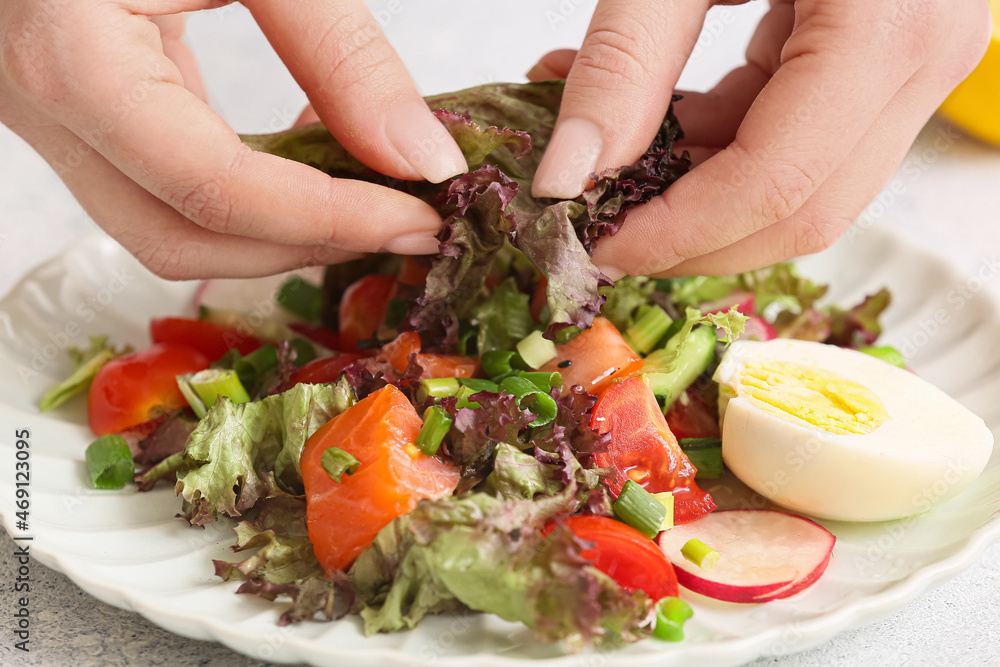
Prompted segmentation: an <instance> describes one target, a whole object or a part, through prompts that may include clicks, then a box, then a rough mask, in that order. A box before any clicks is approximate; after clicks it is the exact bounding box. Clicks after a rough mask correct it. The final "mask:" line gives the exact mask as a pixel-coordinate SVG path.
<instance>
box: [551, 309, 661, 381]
mask: <svg viewBox="0 0 1000 667" xmlns="http://www.w3.org/2000/svg"><path fill="white" fill-rule="evenodd" d="M556 355H557V356H556V358H555V359H553V360H552V361H550V362H549V363H547V364H545V365H544V366H542V368H541V370H543V371H545V372H547V373H551V372H555V371H558V372H560V373H562V378H563V393H569V390H570V388H571V387H572V386H573V385H576V384H578V385H581V386H582V387H583V388H584V389H586V390H587V391H588V392H590V393H591V394H594V395H598V394H600V393H601V392H602V391H604V389H605V388H606V387H607V386H608V385H610V384H611V383H612V382H614V381H615V380H616V379H618V378H622V377H626V376H628V375H631V374H632V373H636V372H638V371H639V370H640V369H641V368H642V359H641V358H640V357H639V356H638V355H636V353H635V352H633V351H632V348H630V347H629V346H628V343H626V342H625V339H624V338H622V335H621V334H620V333H618V329H616V328H615V325H614V324H612V323H611V322H610V321H609V320H608V319H606V318H604V317H595V318H594V326H592V327H591V328H589V329H587V330H585V331H584V332H583V333H581V334H580V335H579V336H577V337H576V338H574V339H573V340H571V341H570V342H568V343H566V344H565V345H556ZM567 361H568V362H570V363H569V365H568V366H565V362H567ZM560 364H563V365H560ZM564 366H565V367H564Z"/></svg>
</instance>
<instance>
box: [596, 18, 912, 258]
mask: <svg viewBox="0 0 1000 667" xmlns="http://www.w3.org/2000/svg"><path fill="white" fill-rule="evenodd" d="M873 6H874V5H873ZM878 7H879V8H883V5H882V4H879V5H878ZM811 18H813V17H809V16H806V17H800V22H799V28H798V29H797V31H796V33H795V34H793V36H792V38H791V39H790V40H789V41H788V42H787V43H786V45H785V47H784V54H785V55H784V57H785V61H784V64H782V65H781V67H780V68H779V69H778V71H777V72H776V73H775V75H774V77H773V78H772V79H771V81H770V82H769V83H768V84H767V86H765V88H764V90H763V91H762V92H761V94H760V95H759V96H758V97H757V99H756V101H755V102H754V103H753V105H752V106H751V108H750V110H749V112H748V113H747V115H746V118H745V119H744V121H743V123H742V125H741V126H740V128H739V130H738V132H737V135H736V138H735V140H734V141H733V143H731V144H730V145H729V146H728V147H727V148H726V149H725V150H723V151H721V152H720V153H718V154H717V155H715V156H714V157H712V158H711V159H709V160H708V161H706V162H705V163H704V164H703V165H701V166H700V167H698V168H697V169H694V170H692V171H691V172H690V173H689V174H687V175H686V176H684V177H683V178H681V179H680V180H679V181H678V182H677V183H675V184H674V185H673V186H671V188H670V189H669V190H667V191H666V193H664V195H663V196H661V197H658V198H657V199H654V200H653V201H651V202H650V203H649V204H647V205H645V206H643V207H642V208H641V209H639V210H637V211H635V212H633V214H632V215H631V216H630V217H629V221H628V224H626V225H624V226H623V228H622V230H621V232H619V234H618V235H617V236H616V237H614V238H612V239H608V240H607V241H605V242H603V243H601V244H599V245H598V247H597V250H596V251H595V255H594V259H595V262H596V263H598V265H603V266H606V267H608V268H609V270H613V269H617V270H618V271H622V270H627V271H629V272H632V273H636V274H652V273H658V272H660V271H664V270H666V269H668V268H670V267H671V266H674V265H676V264H678V263H679V262H680V261H682V260H683V259H684V258H685V255H682V254H679V252H678V249H679V248H685V249H686V252H694V253H695V254H697V255H701V254H706V253H708V252H711V251H713V250H717V249H719V248H722V247H725V246H727V245H730V244H732V243H735V242H736V241H738V240H739V239H741V238H743V237H746V236H749V235H750V234H752V233H754V232H756V231H759V230H761V229H764V228H765V227H768V226H770V225H772V224H774V223H776V222H778V221H780V220H784V219H786V218H789V217H791V216H792V215H794V214H795V213H796V212H797V211H798V210H799V209H800V208H801V207H802V205H803V204H804V203H805V202H806V201H807V200H808V199H809V197H810V196H812V194H813V193H815V192H816V190H817V189H818V188H819V187H820V186H821V185H822V184H823V182H824V181H825V180H826V179H827V178H828V177H829V176H830V174H832V173H833V172H834V171H835V170H836V169H837V168H838V167H839V166H840V165H841V164H842V163H843V162H844V160H845V159H846V157H847V155H848V154H850V152H851V151H852V150H853V149H854V147H855V146H856V145H857V144H858V142H859V141H860V140H861V137H862V136H863V135H864V134H865V132H866V131H867V129H868V128H869V127H870V126H871V124H872V122H873V121H874V119H875V117H877V115H878V114H879V113H880V112H881V110H882V109H884V108H885V106H886V105H887V104H888V102H889V100H890V99H891V98H892V96H893V95H894V94H895V93H896V92H898V91H899V90H900V88H901V87H902V86H903V84H905V83H906V81H907V80H908V79H909V78H910V77H911V76H912V75H913V74H914V73H915V72H916V70H917V68H918V67H919V66H920V64H921V63H920V62H919V61H917V60H916V59H912V58H905V57H901V58H896V59H893V60H892V61H891V63H887V65H886V66H885V67H878V68H872V67H870V66H869V65H870V63H869V62H868V60H869V59H870V57H871V56H870V54H871V53H894V52H897V51H898V49H899V48H901V43H902V42H904V39H903V37H902V36H900V35H898V34H897V33H893V32H883V31H882V30H880V29H879V28H878V27H877V26H875V25H871V23H877V22H878V18H879V17H877V16H875V17H868V18H869V19H870V21H868V22H864V21H863V22H861V23H860V25H859V24H858V22H857V18H858V17H857V16H855V17H854V22H852V23H847V22H844V23H842V24H838V25H836V26H835V27H830V20H829V19H830V17H829V16H823V17H821V18H822V20H820V19H816V20H815V21H813V20H811ZM831 31H832V32H831ZM858 41H860V42H861V43H865V44H866V47H865V49H858V48H855V47H854V46H852V47H851V48H850V49H847V48H836V45H837V44H844V43H850V44H852V45H853V44H855V43H856V42H858ZM815 43H824V44H831V45H834V46H833V47H831V48H829V49H828V50H825V51H821V52H815V51H812V50H811V45H812V44H815ZM844 72H853V73H855V75H854V76H851V77H845V76H844ZM688 256H690V255H688Z"/></svg>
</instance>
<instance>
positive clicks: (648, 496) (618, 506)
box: [611, 479, 667, 539]
mask: <svg viewBox="0 0 1000 667" xmlns="http://www.w3.org/2000/svg"><path fill="white" fill-rule="evenodd" d="M611 509H612V510H613V511H614V513H615V516H616V517H618V518H619V519H621V520H622V521H624V522H625V523H627V524H628V525H630V526H632V527H633V528H635V529H636V530H638V531H639V532H640V533H642V534H643V535H645V536H646V537H648V538H650V539H653V538H654V537H656V534H657V533H659V532H660V526H662V525H663V521H664V519H666V517H667V508H666V507H664V506H663V504H662V503H660V501H659V500H657V499H656V498H654V497H653V494H652V493H650V492H649V491H647V490H646V489H644V488H642V487H641V486H639V485H638V484H636V483H635V482H634V481H633V480H631V479H630V480H628V481H626V482H625V486H623V487H622V492H621V493H619V494H618V499H617V500H615V502H614V504H613V505H612V506H611Z"/></svg>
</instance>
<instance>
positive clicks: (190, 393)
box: [177, 375, 208, 419]
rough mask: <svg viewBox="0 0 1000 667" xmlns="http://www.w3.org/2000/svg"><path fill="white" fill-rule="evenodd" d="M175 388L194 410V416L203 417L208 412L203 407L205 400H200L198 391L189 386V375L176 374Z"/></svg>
mask: <svg viewBox="0 0 1000 667" xmlns="http://www.w3.org/2000/svg"><path fill="white" fill-rule="evenodd" d="M177 388H178V389H180V390H181V395H182V396H184V400H186V401H187V402H188V405H189V406H190V407H191V410H192V411H193V412H194V415H195V417H197V418H198V419H203V418H204V417H205V415H206V414H208V408H206V407H205V402H204V401H202V400H201V396H199V395H198V392H197V391H195V390H194V387H192V386H191V376H190V375H178V376H177Z"/></svg>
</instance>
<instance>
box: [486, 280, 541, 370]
mask: <svg viewBox="0 0 1000 667" xmlns="http://www.w3.org/2000/svg"><path fill="white" fill-rule="evenodd" d="M472 324H473V325H474V326H475V327H476V328H477V334H476V345H477V349H478V351H479V354H480V356H481V355H482V354H483V353H485V352H489V351H491V350H513V349H514V346H515V345H517V343H518V342H519V341H520V340H521V339H522V338H524V337H525V336H527V335H528V334H530V333H531V332H532V330H533V329H534V328H535V323H534V322H533V321H532V319H531V313H530V312H529V310H528V295H527V294H524V293H523V292H521V291H519V290H518V289H517V284H516V282H515V281H514V279H513V278H507V279H506V280H504V281H503V282H501V283H500V284H499V285H497V287H496V289H494V290H493V293H492V294H490V296H489V297H488V298H486V299H485V300H484V301H481V302H480V303H478V304H477V305H476V306H475V307H474V308H473V309H472Z"/></svg>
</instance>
